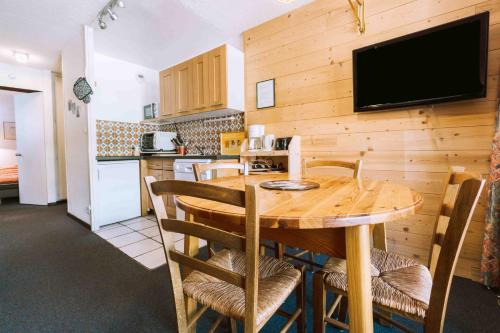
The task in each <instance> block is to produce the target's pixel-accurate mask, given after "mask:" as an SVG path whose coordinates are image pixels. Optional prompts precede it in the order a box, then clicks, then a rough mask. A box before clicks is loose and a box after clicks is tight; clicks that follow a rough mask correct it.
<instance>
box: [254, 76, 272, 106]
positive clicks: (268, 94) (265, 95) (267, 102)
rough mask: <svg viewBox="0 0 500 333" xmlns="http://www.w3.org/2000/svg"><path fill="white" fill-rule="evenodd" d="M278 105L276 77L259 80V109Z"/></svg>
mask: <svg viewBox="0 0 500 333" xmlns="http://www.w3.org/2000/svg"><path fill="white" fill-rule="evenodd" d="M275 106H276V94H275V89H274V79H271V80H266V81H261V82H257V109H264V108H272V107H275Z"/></svg>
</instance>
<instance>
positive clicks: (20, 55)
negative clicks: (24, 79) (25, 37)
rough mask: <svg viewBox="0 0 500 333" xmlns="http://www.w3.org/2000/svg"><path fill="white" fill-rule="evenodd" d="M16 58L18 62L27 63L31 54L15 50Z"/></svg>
mask: <svg viewBox="0 0 500 333" xmlns="http://www.w3.org/2000/svg"><path fill="white" fill-rule="evenodd" d="M14 58H16V61H17V62H20V63H22V64H25V63H27V62H28V60H29V58H30V55H29V54H28V53H24V52H19V51H14Z"/></svg>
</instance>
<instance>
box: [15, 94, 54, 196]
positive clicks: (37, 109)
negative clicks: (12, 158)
mask: <svg viewBox="0 0 500 333" xmlns="http://www.w3.org/2000/svg"><path fill="white" fill-rule="evenodd" d="M14 105H15V113H16V146H17V147H16V148H17V153H16V156H17V164H18V167H19V201H20V203H22V204H31V205H47V165H46V161H45V132H44V117H43V93H40V92H37V93H25V94H18V95H16V96H15V97H14Z"/></svg>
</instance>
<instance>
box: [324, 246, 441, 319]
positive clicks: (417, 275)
mask: <svg viewBox="0 0 500 333" xmlns="http://www.w3.org/2000/svg"><path fill="white" fill-rule="evenodd" d="M323 271H325V272H327V273H328V274H327V275H326V277H325V283H326V284H327V285H328V286H330V287H331V288H334V289H337V290H338V291H341V292H342V293H343V294H345V293H346V292H347V266H346V261H345V260H344V259H338V258H330V259H329V260H328V261H327V263H326V264H325V266H324V268H323ZM371 276H372V294H373V302H374V303H376V304H379V305H382V306H383V307H388V308H390V309H394V310H396V311H398V312H401V313H403V314H406V315H412V316H415V317H417V318H420V319H423V318H425V313H426V311H427V309H428V307H429V300H430V295H431V289H432V277H431V274H430V272H429V269H428V268H427V267H425V266H423V265H421V264H419V263H417V262H416V261H414V260H412V259H410V258H406V257H404V256H401V255H398V254H396V253H390V252H385V251H382V250H378V249H375V248H374V249H372V250H371Z"/></svg>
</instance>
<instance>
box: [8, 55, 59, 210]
mask: <svg viewBox="0 0 500 333" xmlns="http://www.w3.org/2000/svg"><path fill="white" fill-rule="evenodd" d="M0 86H6V87H14V88H22V89H29V90H37V91H41V92H42V93H43V112H44V129H45V138H44V139H43V140H44V145H43V148H44V149H45V152H44V155H45V161H40V168H42V169H43V170H46V171H45V172H44V173H46V175H47V202H56V201H57V200H59V198H58V197H57V182H58V179H57V168H56V159H57V158H56V157H57V156H56V154H57V149H56V147H55V140H54V133H55V131H54V112H53V106H52V74H51V72H50V71H49V70H39V69H33V68H30V67H27V66H17V65H8V64H2V63H0Z"/></svg>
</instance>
